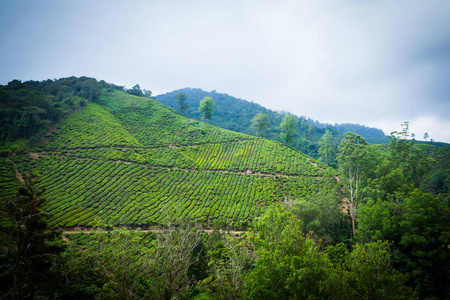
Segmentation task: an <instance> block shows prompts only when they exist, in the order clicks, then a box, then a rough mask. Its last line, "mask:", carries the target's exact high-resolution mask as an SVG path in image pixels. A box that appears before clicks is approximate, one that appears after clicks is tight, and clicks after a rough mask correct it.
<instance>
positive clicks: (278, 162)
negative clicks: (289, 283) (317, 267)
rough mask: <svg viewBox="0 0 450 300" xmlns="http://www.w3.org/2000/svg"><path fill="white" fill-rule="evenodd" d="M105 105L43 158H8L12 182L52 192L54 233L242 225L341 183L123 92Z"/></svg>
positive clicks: (55, 136) (47, 145) (278, 149)
mask: <svg viewBox="0 0 450 300" xmlns="http://www.w3.org/2000/svg"><path fill="white" fill-rule="evenodd" d="M100 100H101V101H99V103H103V104H96V103H88V104H87V105H86V106H85V107H81V108H80V109H79V110H78V111H76V112H75V113H73V114H71V115H70V116H69V117H68V118H66V119H64V120H63V121H61V122H60V123H59V124H58V125H57V126H56V128H54V130H52V131H50V132H49V133H48V134H47V135H45V136H44V137H43V139H42V140H43V144H42V145H41V146H40V147H38V148H37V149H35V150H32V151H30V152H29V153H26V154H22V155H18V154H16V155H12V156H10V157H9V158H8V160H7V159H6V158H1V160H2V164H4V165H5V167H4V169H2V172H4V173H5V178H6V177H7V178H11V176H14V175H11V174H13V173H12V172H13V171H14V165H15V166H16V167H17V168H18V170H19V172H24V171H27V170H29V171H32V172H33V174H34V175H35V176H36V178H37V185H38V186H40V187H45V189H46V190H45V193H44V196H45V197H46V198H47V203H46V205H45V207H44V209H45V210H46V211H48V212H50V213H51V214H52V217H51V219H50V225H52V226H62V227H70V226H77V225H79V226H92V225H94V224H95V223H96V222H97V221H98V220H100V221H101V222H102V223H104V224H107V225H109V226H117V225H134V226H149V225H152V224H155V223H164V222H166V221H167V220H169V219H179V218H182V217H187V218H190V219H195V220H197V221H198V222H201V223H203V224H206V223H210V222H217V221H220V222H228V223H234V224H237V223H240V222H242V221H245V222H246V221H251V220H252V219H253V218H254V217H256V216H258V215H259V214H260V213H261V212H262V211H263V210H264V209H265V207H267V206H268V205H270V204H272V203H274V202H280V201H285V200H288V199H291V198H299V197H308V196H311V195H315V194H316V193H318V192H319V191H322V190H325V191H327V190H331V189H333V188H334V187H335V186H336V184H337V182H336V179H335V173H334V171H333V170H332V169H330V168H327V167H326V166H323V165H321V164H317V163H316V162H315V161H314V160H312V159H310V158H308V157H307V156H306V155H304V154H302V153H300V152H298V151H296V150H294V149H291V148H288V147H285V146H284V145H282V144H280V143H278V142H275V141H269V140H265V139H262V138H257V137H253V136H249V135H245V134H240V133H236V132H232V131H228V130H225V129H221V128H218V127H214V126H211V125H208V124H205V123H202V122H199V121H196V120H192V119H189V118H187V117H184V116H182V115H180V114H179V113H178V112H177V111H175V110H173V109H171V108H168V107H166V106H164V105H162V104H160V103H159V102H157V101H155V100H151V99H147V98H143V97H136V96H132V95H129V94H126V93H124V92H121V91H117V90H111V89H110V90H106V89H105V90H103V92H102V96H101V99H100ZM6 173H7V174H6ZM2 176H3V175H2ZM2 184H3V183H2ZM3 185H4V186H10V185H12V183H11V184H10V183H8V184H3ZM8 191H9V190H8Z"/></svg>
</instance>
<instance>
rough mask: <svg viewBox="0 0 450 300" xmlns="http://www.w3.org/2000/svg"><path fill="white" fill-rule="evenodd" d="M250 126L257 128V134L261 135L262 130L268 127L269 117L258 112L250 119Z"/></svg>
mask: <svg viewBox="0 0 450 300" xmlns="http://www.w3.org/2000/svg"><path fill="white" fill-rule="evenodd" d="M251 122H252V126H253V127H256V128H258V135H259V136H262V131H263V130H265V129H266V128H267V127H269V125H270V122H269V117H268V116H267V114H266V113H263V112H260V113H258V114H256V115H255V116H254V117H253V119H252V121H251Z"/></svg>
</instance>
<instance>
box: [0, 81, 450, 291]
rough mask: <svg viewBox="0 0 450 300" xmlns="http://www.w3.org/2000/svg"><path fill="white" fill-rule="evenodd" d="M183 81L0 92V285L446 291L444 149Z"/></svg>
mask: <svg viewBox="0 0 450 300" xmlns="http://www.w3.org/2000/svg"><path fill="white" fill-rule="evenodd" d="M181 91H182V93H185V96H182V94H178V95H177V94H172V95H171V97H173V98H172V100H171V101H173V103H175V105H176V107H177V109H178V108H182V109H180V110H181V111H182V112H183V113H184V114H185V115H186V116H184V115H183V114H182V113H180V112H178V111H176V110H174V109H172V108H169V107H167V106H164V105H162V104H161V103H159V102H158V101H155V100H154V99H153V98H152V97H151V92H150V91H146V90H144V91H142V90H141V89H140V87H139V85H136V86H134V87H133V88H132V89H129V90H127V89H125V88H123V87H121V86H117V85H113V84H108V83H106V82H104V81H97V80H96V79H93V78H87V77H82V78H75V77H71V78H63V79H59V80H47V81H42V82H36V81H30V82H23V83H22V82H20V81H17V80H15V81H12V82H10V83H9V84H8V85H7V86H1V87H0V114H1V117H2V118H1V124H0V126H1V127H0V128H1V132H0V134H1V135H0V136H1V141H0V142H1V146H0V161H1V169H0V178H1V182H0V186H1V192H0V200H1V203H0V205H1V211H2V215H1V219H0V234H1V236H2V238H1V252H0V274H1V276H0V286H1V295H2V298H4V299H41V298H42V299H44V298H45V299H48V298H52V299H72V298H76V299H79V298H84V299H225V298H226V299H230V298H231V299H360V298H363V299H448V298H449V297H450V284H449V278H450V196H449V186H450V147H436V146H430V145H418V144H416V143H415V141H414V140H407V137H408V136H409V127H408V123H407V122H405V123H404V124H403V125H402V128H401V129H400V130H399V131H398V132H392V133H391V135H390V136H389V143H388V144H385V145H371V144H369V143H368V142H367V141H366V139H365V138H364V137H363V136H361V135H359V134H357V133H353V132H345V133H344V134H342V135H341V134H340V133H339V132H338V130H337V129H336V127H333V126H329V127H325V128H319V127H317V126H314V125H312V124H308V122H307V121H306V120H304V119H299V118H296V117H294V116H292V115H289V114H284V115H283V114H278V113H275V112H271V111H269V110H265V109H264V108H261V107H260V106H258V105H256V104H252V103H249V102H246V101H243V100H236V101H235V100H233V101H234V102H233V101H232V102H227V101H228V98H227V97H229V96H225V95H224V94H218V93H215V92H212V93H208V94H205V92H203V91H201V90H191V91H192V92H197V93H199V94H201V95H200V96H199V97H200V98H202V99H198V101H197V100H196V101H197V102H198V103H197V104H195V103H193V102H191V101H192V100H193V99H191V98H194V96H192V95H190V94H188V90H181ZM166 95H168V94H166ZM205 98H206V99H205ZM208 98H211V99H208ZM157 99H158V98H157ZM159 100H161V99H159ZM200 100H202V101H200ZM162 102H163V101H162ZM183 103H184V104H187V106H186V105H184V106H183V105H181V104H183ZM214 107H215V112H212V109H213V108H214ZM239 107H240V108H239ZM221 110H222V111H221ZM237 111H239V113H237ZM211 112H212V113H211ZM260 113H264V114H265V115H266V116H267V119H266V117H265V116H264V115H261V114H260ZM190 114H193V117H195V119H190V118H188V117H187V116H189V115H190ZM256 116H258V117H256ZM200 118H202V119H203V120H204V121H205V122H200V121H198V120H196V119H200ZM267 121H268V122H267ZM215 122H218V123H219V124H216V123H215ZM225 122H229V124H225ZM267 123H270V124H271V125H270V126H268V125H267ZM264 124H266V125H264ZM275 124H277V125H275ZM302 124H303V125H302ZM305 124H306V125H305ZM215 125H220V126H218V127H216V126H215ZM230 126H235V128H232V129H233V131H231V130H227V129H230V128H229V127H230ZM302 126H304V128H303V129H302ZM306 126H307V127H308V129H307V130H306ZM219 127H224V128H226V129H223V128H219ZM311 128H312V129H311ZM310 129H311V130H310ZM235 131H239V132H241V133H238V132H235ZM309 131H311V133H308V132H309ZM266 138H269V139H270V140H269V139H266ZM301 141H303V143H305V145H307V146H300V145H301V143H302V142H301ZM302 147H304V148H302ZM302 149H306V150H308V149H309V151H303V150H302ZM311 149H314V150H311ZM299 150H300V151H299ZM302 152H305V153H302ZM311 153H315V154H314V155H315V157H316V158H317V159H318V160H315V159H314V158H312V157H310V156H308V154H311Z"/></svg>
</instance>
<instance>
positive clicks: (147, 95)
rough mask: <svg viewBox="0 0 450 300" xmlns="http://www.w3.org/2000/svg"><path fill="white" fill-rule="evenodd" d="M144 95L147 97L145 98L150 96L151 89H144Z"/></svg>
mask: <svg viewBox="0 0 450 300" xmlns="http://www.w3.org/2000/svg"><path fill="white" fill-rule="evenodd" d="M144 95H145V97H147V98H149V99H150V98H151V97H152V91H150V90H144Z"/></svg>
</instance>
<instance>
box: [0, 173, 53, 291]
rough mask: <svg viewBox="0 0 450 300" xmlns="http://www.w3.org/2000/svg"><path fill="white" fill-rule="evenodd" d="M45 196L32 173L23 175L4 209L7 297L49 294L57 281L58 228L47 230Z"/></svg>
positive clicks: (0, 263) (1, 263)
mask: <svg viewBox="0 0 450 300" xmlns="http://www.w3.org/2000/svg"><path fill="white" fill-rule="evenodd" d="M44 201H45V199H44V198H43V197H42V190H41V189H38V188H36V187H35V186H34V185H33V182H32V179H31V176H30V175H29V174H28V175H26V176H24V185H23V186H21V187H20V188H19V190H18V193H17V195H16V197H14V198H13V199H9V200H8V201H7V202H6V209H5V211H2V215H3V217H4V218H6V219H7V220H8V222H7V224H3V225H1V226H0V235H1V243H0V246H1V247H0V249H1V251H0V274H1V277H0V287H1V293H2V295H3V296H5V297H8V298H12V299H15V298H18V299H23V298H33V297H34V296H35V295H38V294H39V293H43V294H50V295H51V291H52V290H53V287H52V284H53V282H54V281H55V280H56V278H55V275H54V274H51V272H50V267H51V266H52V263H53V261H54V260H57V259H58V253H59V252H60V251H61V244H60V243H58V242H57V241H56V237H57V236H58V234H59V233H58V231H48V230H47V224H46V222H45V220H46V218H48V214H47V213H45V212H43V211H41V206H42V204H43V202H44Z"/></svg>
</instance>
